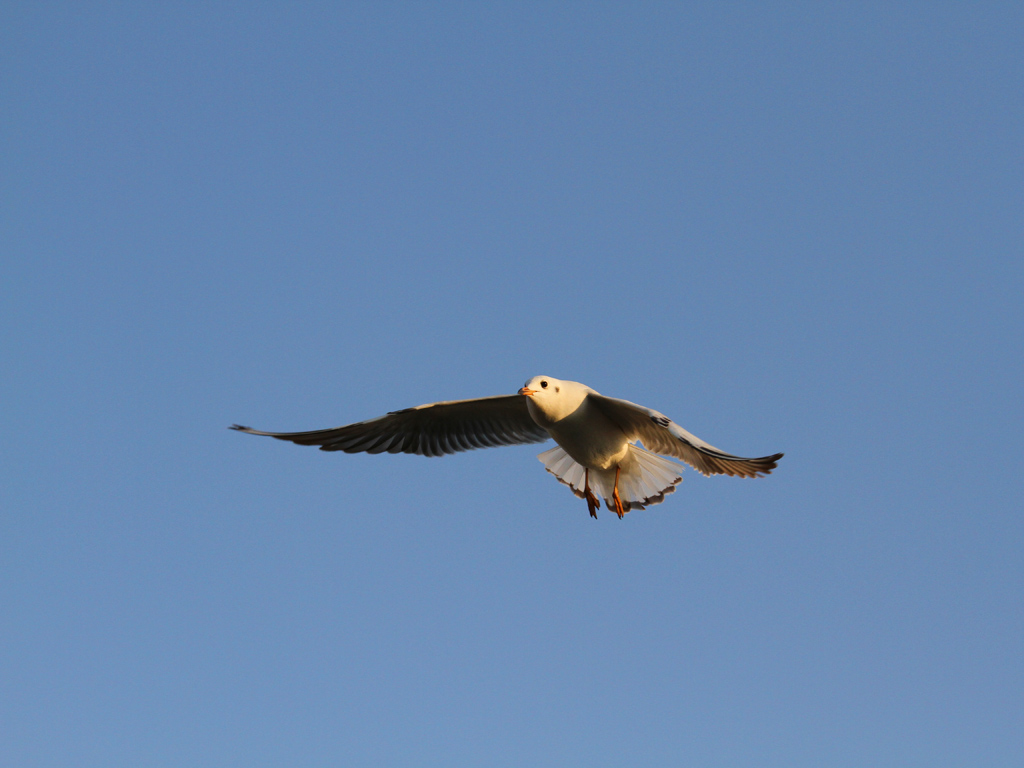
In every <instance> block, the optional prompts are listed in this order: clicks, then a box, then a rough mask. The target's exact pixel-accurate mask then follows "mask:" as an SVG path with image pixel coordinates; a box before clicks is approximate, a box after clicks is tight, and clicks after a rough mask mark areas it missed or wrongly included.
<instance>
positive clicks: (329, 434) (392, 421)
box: [231, 395, 548, 456]
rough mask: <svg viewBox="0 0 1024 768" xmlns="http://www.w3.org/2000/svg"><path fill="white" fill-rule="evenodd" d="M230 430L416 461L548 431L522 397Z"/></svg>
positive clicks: (525, 440)
mask: <svg viewBox="0 0 1024 768" xmlns="http://www.w3.org/2000/svg"><path fill="white" fill-rule="evenodd" d="M231 429H237V430H239V431H241V432H248V433H249V434H250V435H266V436H267V437H274V438H277V439H278V440H288V441H289V442H292V443H296V444H298V445H317V446H320V450H322V451H345V452H346V453H363V452H365V453H384V452H387V453H415V454H418V455H420V456H443V455H445V454H449V453H458V452H460V451H469V450H473V449H475V448H491V447H495V446H499V445H523V444H529V443H542V442H544V441H545V440H547V439H548V433H547V431H546V430H545V429H543V428H542V427H539V426H537V424H536V423H535V422H534V421H533V419H532V418H530V414H529V411H528V410H527V408H526V398H525V397H524V396H523V395H499V396H497V397H483V398H478V399H475V400H453V401H450V402H442V403H429V404H427V405H419V406H416V407H415V408H406V409H405V410H402V411H393V412H392V413H389V414H387V415H385V416H381V417H380V418H377V419H371V420H369V421H360V422H357V423H355V424H347V425H346V426H343V427H335V428H333V429H318V430H314V431H312V432H261V431H259V430H256V429H250V428H249V427H242V426H239V425H237V424H235V425H232V427H231Z"/></svg>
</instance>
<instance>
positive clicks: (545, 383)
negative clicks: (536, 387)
mask: <svg viewBox="0 0 1024 768" xmlns="http://www.w3.org/2000/svg"><path fill="white" fill-rule="evenodd" d="M540 388H541V389H547V388H548V383H547V382H546V381H542V382H541V383H540Z"/></svg>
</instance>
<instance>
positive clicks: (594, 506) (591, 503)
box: [583, 469, 601, 520]
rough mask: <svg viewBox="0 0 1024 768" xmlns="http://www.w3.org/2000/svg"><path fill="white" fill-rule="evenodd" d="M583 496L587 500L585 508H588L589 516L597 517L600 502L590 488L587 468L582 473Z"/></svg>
mask: <svg viewBox="0 0 1024 768" xmlns="http://www.w3.org/2000/svg"><path fill="white" fill-rule="evenodd" d="M583 498H585V499H586V500H587V509H589V510H590V516H591V517H592V518H594V519H595V520H596V519H597V510H599V509H600V508H601V502H600V500H599V499H598V498H597V496H595V495H594V492H593V491H591V490H590V470H589V469H587V470H585V471H584V473H583Z"/></svg>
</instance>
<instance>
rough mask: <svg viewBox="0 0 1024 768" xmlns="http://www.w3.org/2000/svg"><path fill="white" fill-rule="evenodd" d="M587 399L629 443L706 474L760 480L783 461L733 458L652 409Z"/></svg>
mask: <svg viewBox="0 0 1024 768" xmlns="http://www.w3.org/2000/svg"><path fill="white" fill-rule="evenodd" d="M587 399H588V400H589V401H590V402H592V403H593V404H594V405H595V406H596V407H597V408H598V410H600V411H601V412H602V413H603V414H604V415H605V416H607V417H608V418H609V419H611V420H612V421H613V422H614V423H615V424H617V425H618V426H619V428H620V429H621V430H622V431H623V432H625V433H626V436H627V437H628V438H629V439H630V440H640V441H641V442H642V443H643V444H644V446H646V447H647V448H648V449H649V450H651V451H654V452H655V453H661V454H664V455H666V456H674V457H675V458H677V459H682V460H683V461H685V462H686V463H687V464H689V465H690V466H691V467H693V468H694V469H696V470H697V471H698V472H701V473H702V474H705V475H733V476H735V477H759V476H760V475H768V474H771V471H772V470H773V469H775V465H776V463H777V462H778V460H779V459H781V458H782V454H781V453H776V454H773V455H771V456H762V457H760V458H757V459H745V458H743V457H742V456H733V455H732V454H731V453H726V452H725V451H721V450H719V449H718V448H715V447H714V446H713V445H709V444H708V443H705V442H704V441H703V440H701V439H700V438H699V437H697V436H696V435H691V434H690V433H689V432H687V431H686V430H685V429H683V428H682V427H680V426H679V425H678V424H676V423H675V422H674V421H672V419H670V418H669V417H668V416H665V415H664V414H661V413H658V412H657V411H655V410H653V409H651V408H645V407H644V406H642V405H637V404H636V403H631V402H629V401H628V400H619V399H617V398H614V397H605V396H604V395H599V394H597V393H596V392H591V393H589V394H588V395H587Z"/></svg>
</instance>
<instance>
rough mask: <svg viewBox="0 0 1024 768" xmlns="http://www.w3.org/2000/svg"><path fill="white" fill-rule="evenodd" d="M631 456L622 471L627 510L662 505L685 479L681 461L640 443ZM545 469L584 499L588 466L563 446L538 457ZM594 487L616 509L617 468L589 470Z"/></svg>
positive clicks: (621, 488) (622, 493)
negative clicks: (563, 448)
mask: <svg viewBox="0 0 1024 768" xmlns="http://www.w3.org/2000/svg"><path fill="white" fill-rule="evenodd" d="M629 448H630V450H629V455H628V456H627V457H626V460H625V461H623V462H622V464H621V465H620V466H621V471H620V473H619V498H620V499H622V506H623V507H624V508H625V510H626V511H627V512H628V511H629V510H631V509H644V508H645V507H649V506H650V505H652V504H660V503H661V502H663V501H664V500H665V496H666V494H669V493H672V492H673V491H675V489H676V485H677V484H678V483H679V482H681V481H682V479H683V475H682V472H683V467H682V465H681V464H679V463H677V462H675V461H672V460H671V459H666V458H664V457H663V456H659V455H658V454H656V453H651V452H650V451H647V450H644V449H643V448H641V447H640V446H639V445H631V446H630V447H629ZM537 458H538V459H539V460H540V462H541V463H542V464H543V465H544V468H545V469H547V471H548V472H550V473H551V474H553V475H554V476H555V477H556V478H558V481H559V482H561V483H564V484H565V485H567V486H569V488H570V489H572V492H573V493H574V494H576V495H577V496H579V497H580V498H581V499H582V498H583V482H584V477H585V475H586V468H585V467H583V466H582V465H580V464H578V463H576V461H575V460H574V459H573V458H572V457H571V456H570V455H569V454H567V453H566V452H565V451H563V450H562V448H561V446H557V445H556V446H555V447H554V448H552V449H551V450H549V451H544V453H541V454H539V455H538V456H537ZM590 487H591V490H592V491H593V492H594V493H596V494H598V495H599V496H602V497H604V503H605V506H606V507H608V509H611V510H614V509H615V503H614V502H613V501H612V500H611V499H612V490H613V489H614V487H615V470H614V469H610V470H609V469H605V470H597V469H592V470H590Z"/></svg>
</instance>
